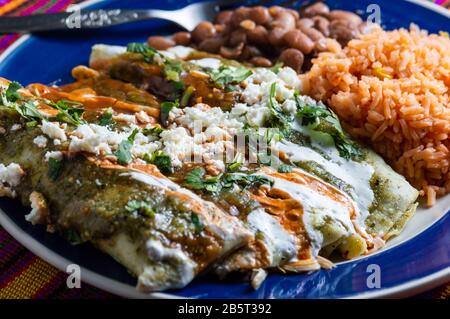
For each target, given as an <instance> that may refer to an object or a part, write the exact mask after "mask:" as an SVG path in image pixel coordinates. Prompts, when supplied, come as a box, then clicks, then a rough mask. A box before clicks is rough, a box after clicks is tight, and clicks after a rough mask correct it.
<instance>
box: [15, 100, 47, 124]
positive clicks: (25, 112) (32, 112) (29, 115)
mask: <svg viewBox="0 0 450 319" xmlns="http://www.w3.org/2000/svg"><path fill="white" fill-rule="evenodd" d="M11 107H12V108H14V109H15V110H16V111H17V113H19V114H20V115H21V116H22V117H24V118H25V119H27V120H29V121H35V120H43V119H45V117H44V115H43V114H42V113H41V112H39V110H38V109H37V106H36V102H34V101H25V102H24V103H21V104H19V103H14V104H12V105H11Z"/></svg>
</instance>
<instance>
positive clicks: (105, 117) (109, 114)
mask: <svg viewBox="0 0 450 319" xmlns="http://www.w3.org/2000/svg"><path fill="white" fill-rule="evenodd" d="M98 124H99V125H100V126H107V127H111V126H113V125H114V124H115V121H114V120H113V111H112V110H111V109H107V110H106V111H105V112H104V113H103V114H102V116H101V117H100V121H99V122H98Z"/></svg>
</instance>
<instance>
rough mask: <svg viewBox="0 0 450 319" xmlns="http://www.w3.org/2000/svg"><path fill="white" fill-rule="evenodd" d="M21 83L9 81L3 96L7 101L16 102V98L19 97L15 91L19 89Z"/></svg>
mask: <svg viewBox="0 0 450 319" xmlns="http://www.w3.org/2000/svg"><path fill="white" fill-rule="evenodd" d="M21 88H22V85H20V83H18V82H11V83H9V85H8V88H7V89H6V92H5V97H6V99H7V100H8V101H9V102H16V101H17V100H18V99H20V94H19V93H18V92H17V90H19V89H21Z"/></svg>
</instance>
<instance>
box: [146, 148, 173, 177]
mask: <svg viewBox="0 0 450 319" xmlns="http://www.w3.org/2000/svg"><path fill="white" fill-rule="evenodd" d="M144 161H146V162H147V163H149V164H153V165H155V166H156V167H158V169H159V170H160V171H161V173H164V174H170V173H172V161H171V159H170V156H169V155H167V154H166V153H164V152H163V151H156V152H153V154H152V155H151V156H149V155H148V154H145V155H144Z"/></svg>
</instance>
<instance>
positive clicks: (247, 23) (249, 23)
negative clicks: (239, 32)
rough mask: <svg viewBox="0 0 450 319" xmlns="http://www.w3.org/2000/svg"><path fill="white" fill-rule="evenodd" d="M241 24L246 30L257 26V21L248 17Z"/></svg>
mask: <svg viewBox="0 0 450 319" xmlns="http://www.w3.org/2000/svg"><path fill="white" fill-rule="evenodd" d="M240 26H241V28H243V29H245V30H253V29H254V28H255V27H256V23H255V21H253V20H250V19H247V20H244V21H242V22H241V24H240Z"/></svg>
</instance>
